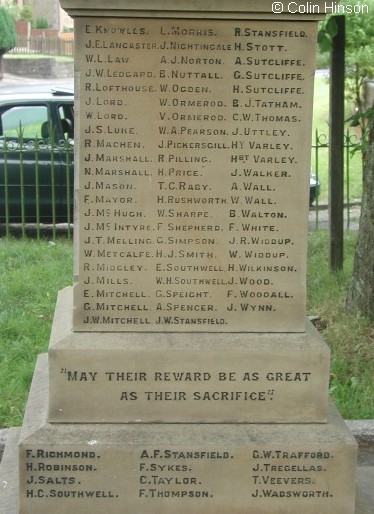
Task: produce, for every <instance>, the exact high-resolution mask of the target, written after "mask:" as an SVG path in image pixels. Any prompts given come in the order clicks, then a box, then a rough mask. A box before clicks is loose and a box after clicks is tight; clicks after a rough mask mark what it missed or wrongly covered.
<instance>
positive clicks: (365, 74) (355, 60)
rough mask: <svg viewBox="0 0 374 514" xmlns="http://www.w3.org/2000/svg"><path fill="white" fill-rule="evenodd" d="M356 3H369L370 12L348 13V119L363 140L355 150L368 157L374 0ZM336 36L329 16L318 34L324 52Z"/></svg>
mask: <svg viewBox="0 0 374 514" xmlns="http://www.w3.org/2000/svg"><path fill="white" fill-rule="evenodd" d="M351 4H352V2H351V0H341V2H340V5H341V6H343V7H344V6H345V5H351ZM355 5H356V6H358V5H361V6H367V7H368V9H367V10H368V12H361V13H360V14H358V13H349V14H346V15H345V66H346V71H345V77H346V83H345V91H346V100H347V102H348V103H349V105H350V107H349V113H348V119H347V122H348V123H349V125H350V126H351V127H357V128H358V129H359V131H360V140H359V142H358V143H357V145H356V147H355V148H354V149H353V152H357V151H360V152H361V153H362V155H363V156H365V154H366V149H367V137H368V125H369V121H370V119H371V117H372V116H373V108H372V107H373V106H371V105H366V104H365V103H364V101H363V88H364V86H365V82H366V81H367V79H368V78H371V77H374V0H357V1H356V2H355ZM335 35H336V22H335V17H334V16H330V17H328V18H327V19H326V21H325V22H324V23H323V24H322V25H321V27H320V30H319V34H318V43H319V50H320V52H321V53H322V54H323V53H326V52H328V51H329V50H330V48H331V40H332V38H333V37H334V36H335Z"/></svg>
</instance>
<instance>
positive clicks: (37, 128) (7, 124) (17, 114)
mask: <svg viewBox="0 0 374 514" xmlns="http://www.w3.org/2000/svg"><path fill="white" fill-rule="evenodd" d="M1 127H2V135H3V136H5V137H6V138H11V139H14V138H17V139H18V138H19V137H20V135H21V134H22V137H23V138H24V139H35V138H38V139H39V138H42V137H43V138H45V137H48V135H47V134H45V127H48V109H47V106H46V105H21V106H16V107H10V108H9V109H7V110H6V111H3V112H2V113H1ZM43 127H44V129H43ZM43 132H44V133H43Z"/></svg>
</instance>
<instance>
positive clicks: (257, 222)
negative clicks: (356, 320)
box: [6, 0, 357, 514]
mask: <svg viewBox="0 0 374 514" xmlns="http://www.w3.org/2000/svg"><path fill="white" fill-rule="evenodd" d="M61 5H62V7H63V8H64V9H65V10H66V11H67V12H68V14H69V15H71V16H72V17H73V18H74V23H75V42H76V43H75V94H76V106H75V112H76V121H75V123H76V127H75V146H76V155H75V170H76V175H75V194H76V201H75V205H76V208H75V225H74V228H75V230H74V237H75V241H74V286H73V287H72V288H67V289H65V290H63V291H61V292H60V294H59V297H58V301H57V306H56V312H55V317H54V321H53V327H52V333H51V339H50V345H49V351H48V355H42V356H40V358H39V359H38V362H37V366H36V370H35V374H34V380H33V384H32V387H31V391H30V396H29V400H28V404H27V409H26V413H25V418H24V424H23V427H22V429H21V433H20V437H19V441H17V443H16V444H15V446H16V448H17V453H18V457H19V470H18V475H17V476H18V486H17V487H18V506H17V507H14V508H13V510H9V513H12V514H13V513H18V514H50V513H52V512H53V513H56V514H65V513H67V512H69V513H70V512H71V513H74V514H103V513H106V514H175V513H178V514H208V513H211V514H234V513H235V514H284V513H287V514H300V513H301V512H302V513H303V514H332V513H338V514H354V512H355V474H356V453H357V449H356V442H355V440H354V439H353V437H352V436H351V434H350V432H349V431H348V429H347V428H346V426H345V424H344V422H343V420H342V419H341V417H340V415H339V413H338V412H337V411H336V409H335V407H334V406H333V405H332V404H331V403H330V402H329V401H328V379H329V364H330V363H329V359H330V356H329V350H328V347H327V345H326V344H325V342H324V341H323V340H322V339H321V337H320V336H319V334H318V332H317V331H316V329H315V328H314V327H313V326H312V324H311V323H310V321H309V320H308V318H307V317H306V307H305V305H306V249H307V230H308V209H309V204H308V197H309V173H310V140H311V118H312V98H313V81H314V71H315V54H316V37H317V24H318V21H319V20H321V19H323V17H324V15H325V12H324V9H325V3H324V2H320V1H317V2H316V3H315V4H313V10H311V9H310V6H311V4H310V3H309V2H292V5H293V7H294V8H293V10H292V11H293V12H291V10H290V9H289V10H287V9H285V10H284V11H283V12H279V11H278V12H273V10H272V9H275V8H276V6H277V5H278V7H279V5H280V4H279V3H277V4H273V3H272V2H270V1H268V0H261V1H260V0H231V1H223V0H210V1H203V0H179V1H174V2H172V1H170V0H136V1H135V0H107V1H106V2H100V1H99V0H95V1H92V2H85V1H83V0H62V2H61ZM286 5H287V4H284V6H286ZM290 5H291V4H290ZM274 6H275V7H274ZM6 514H8V512H7V513H6Z"/></svg>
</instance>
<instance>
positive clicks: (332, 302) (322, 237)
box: [0, 231, 374, 427]
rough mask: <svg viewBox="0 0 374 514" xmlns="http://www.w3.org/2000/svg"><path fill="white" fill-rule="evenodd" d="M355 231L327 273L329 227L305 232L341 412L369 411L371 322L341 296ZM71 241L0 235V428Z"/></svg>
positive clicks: (312, 289) (39, 343)
mask: <svg viewBox="0 0 374 514" xmlns="http://www.w3.org/2000/svg"><path fill="white" fill-rule="evenodd" d="M354 245H355V234H352V233H349V232H347V233H346V235H345V254H346V259H345V267H344V270H343V271H342V272H339V273H336V274H330V273H329V271H328V266H327V262H328V259H327V248H328V244H327V233H326V232H323V231H320V232H314V233H312V234H310V235H309V269H308V305H307V312H308V314H310V315H313V316H316V317H317V326H318V328H319V330H320V331H321V332H322V334H323V336H324V338H325V340H326V342H327V343H328V344H329V345H330V347H331V349H332V366H331V389H330V392H331V395H332V397H333V399H334V400H335V402H336V404H337V406H338V408H339V410H340V412H341V413H342V415H343V417H345V418H347V419H349V418H350V419H371V418H374V382H373V380H372V377H373V376H374V351H373V347H374V344H373V343H374V324H372V323H370V322H369V321H368V320H365V319H363V318H356V317H352V316H348V315H347V314H346V313H345V311H344V298H345V294H346V288H347V284H348V282H349V279H350V275H351V268H352V258H353V252H354ZM71 270H72V246H71V244H70V243H69V242H67V241H64V240H58V241H56V243H51V242H48V241H41V242H39V243H38V242H36V241H32V240H24V241H22V240H15V239H9V240H5V239H3V240H0V355H1V363H2V365H1V367H0V391H1V401H0V427H8V426H19V425H21V423H22V417H23V410H24V405H25V402H26V398H27V394H28V390H29V386H30V381H31V378H32V374H33V370H34V365H35V360H36V356H37V355H38V354H39V353H42V352H45V351H46V350H47V348H48V340H49V333H50V328H51V322H52V317H53V311H54V308H55V303H56V297H57V292H58V290H59V289H61V288H63V287H65V286H66V285H70V284H71V281H72V271H71Z"/></svg>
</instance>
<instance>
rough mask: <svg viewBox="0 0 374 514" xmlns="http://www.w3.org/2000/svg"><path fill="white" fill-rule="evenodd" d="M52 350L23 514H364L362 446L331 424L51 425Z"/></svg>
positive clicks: (37, 405)
mask: <svg viewBox="0 0 374 514" xmlns="http://www.w3.org/2000/svg"><path fill="white" fill-rule="evenodd" d="M47 397H48V376H47V362H46V356H42V357H41V358H40V359H39V361H38V365H37V368H36V372H35V377H34V381H33V385H32V389H31V392H30V397H29V401H28V406H27V411H26V415H25V420H24V426H23V428H22V432H21V436H20V443H19V464H20V469H19V477H20V500H19V501H20V508H19V514H50V513H51V512H56V513H59V512H75V513H77V514H102V513H103V512H106V513H108V514H127V513H128V514H133V513H134V512H137V513H138V514H172V513H173V514H174V513H175V512H178V513H181V514H185V513H186V514H187V513H188V514H203V513H204V514H206V513H213V512H214V513H215V514H232V513H233V512H234V513H236V514H244V513H245V514H281V513H285V512H287V514H300V512H303V513H304V514H315V513H316V512H318V513H319V514H331V513H332V512H339V514H353V513H354V489H355V462H356V453H357V448H356V442H355V440H354V439H353V437H352V436H351V434H350V432H349V431H348V429H347V428H346V426H345V424H344V422H343V421H342V420H341V418H340V416H339V414H338V413H337V412H336V410H335V409H334V408H333V407H332V406H330V408H329V421H328V423H327V424H316V425H313V426H310V425H304V424H300V425H271V424H261V425H259V424H205V425H197V424H164V425H160V424H145V425H143V424H142V425H136V424H126V425H123V424H122V425H120V424H111V425H108V424H105V425H104V424H94V425H93V424H58V425H54V424H50V423H48V422H47Z"/></svg>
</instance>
